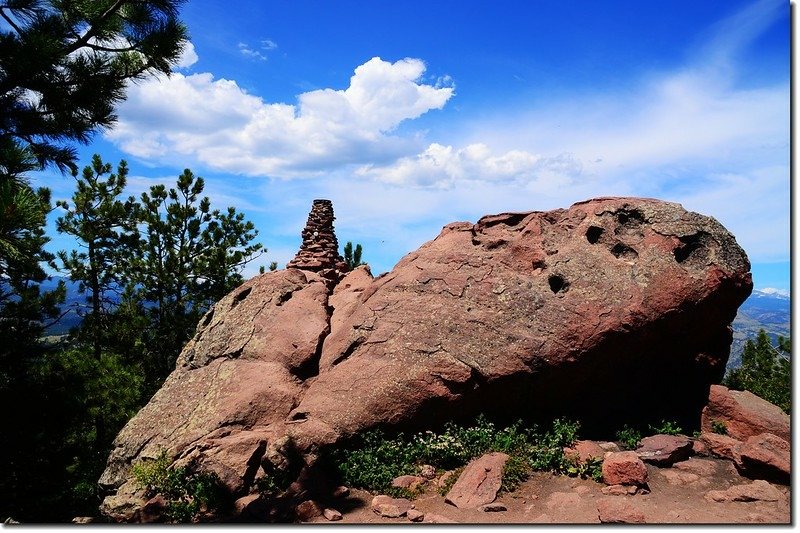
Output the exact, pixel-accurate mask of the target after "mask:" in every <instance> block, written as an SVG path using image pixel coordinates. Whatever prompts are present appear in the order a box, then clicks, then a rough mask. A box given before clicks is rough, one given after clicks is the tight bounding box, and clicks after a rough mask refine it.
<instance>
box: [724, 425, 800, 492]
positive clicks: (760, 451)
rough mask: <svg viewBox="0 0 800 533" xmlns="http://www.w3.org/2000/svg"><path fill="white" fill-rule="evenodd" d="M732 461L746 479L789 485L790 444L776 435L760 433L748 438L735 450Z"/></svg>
mask: <svg viewBox="0 0 800 533" xmlns="http://www.w3.org/2000/svg"><path fill="white" fill-rule="evenodd" d="M734 461H735V463H736V467H737V468H738V469H739V470H740V471H742V472H743V473H744V474H745V475H746V476H747V477H750V478H756V479H768V480H771V481H777V482H778V483H783V484H788V483H789V475H790V472H791V461H792V454H791V449H790V444H789V442H787V441H785V440H784V439H782V438H780V437H778V436H777V435H773V434H771V433H762V434H761V435H756V436H754V437H750V438H749V439H747V441H746V442H744V443H743V444H741V445H739V446H737V447H736V448H735V457H734Z"/></svg>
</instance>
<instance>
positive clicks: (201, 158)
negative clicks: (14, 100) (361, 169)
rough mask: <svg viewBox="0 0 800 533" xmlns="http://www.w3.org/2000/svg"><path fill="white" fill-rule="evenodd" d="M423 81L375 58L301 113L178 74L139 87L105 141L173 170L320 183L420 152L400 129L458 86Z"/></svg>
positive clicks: (306, 101) (224, 83) (411, 64)
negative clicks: (340, 171) (345, 170)
mask: <svg viewBox="0 0 800 533" xmlns="http://www.w3.org/2000/svg"><path fill="white" fill-rule="evenodd" d="M424 72H425V64H424V63H423V62H422V61H421V60H419V59H403V60H400V61H396V62H394V63H389V62H387V61H383V60H382V59H380V58H377V57H375V58H373V59H370V60H369V61H367V62H366V63H364V64H363V65H360V66H359V67H357V68H356V69H355V72H354V74H353V76H352V77H351V78H350V85H349V87H347V88H346V89H344V90H336V89H321V90H316V91H310V92H305V93H303V94H301V95H299V96H298V98H297V104H294V105H291V104H284V103H267V102H264V101H263V100H262V99H261V98H259V97H257V96H254V95H252V94H249V93H248V92H247V91H245V90H244V89H242V88H241V87H239V85H237V83H236V82H235V81H232V80H225V79H215V78H214V76H213V75H212V74H210V73H198V74H189V75H184V74H182V73H173V74H172V76H170V77H169V78H166V77H160V78H157V79H154V80H149V81H146V82H143V83H140V84H138V85H132V86H131V87H130V88H129V91H128V98H127V100H126V101H125V102H124V103H123V104H122V106H121V107H120V110H119V117H120V118H119V121H118V123H117V124H116V126H115V127H114V128H113V129H112V130H110V131H109V132H108V133H107V134H106V137H107V138H108V139H109V140H111V141H112V142H114V143H115V144H116V145H118V146H119V147H120V148H121V149H122V150H123V151H125V152H127V153H129V154H131V155H133V156H136V157H140V158H143V159H150V160H156V161H159V162H163V163H167V164H169V163H171V162H177V161H184V163H183V164H185V161H186V160H187V159H189V160H190V161H191V160H196V161H198V162H200V163H202V164H203V165H204V166H207V167H209V168H213V169H218V170H224V171H226V172H233V173H237V174H245V175H251V176H271V177H279V178H294V177H308V176H313V175H319V174H321V173H323V172H325V171H328V170H330V169H331V168H333V167H338V166H341V165H345V164H352V163H358V164H366V163H368V162H372V161H375V160H378V161H382V160H387V159H391V158H393V157H397V156H398V155H399V154H403V153H407V152H408V151H409V148H410V147H411V146H412V145H413V146H417V141H416V140H415V139H413V138H410V139H409V138H402V137H399V136H395V135H393V134H392V132H393V130H395V128H397V126H398V125H399V124H400V123H401V122H403V121H405V120H410V119H414V118H417V117H419V116H420V115H422V114H424V113H426V112H428V111H430V110H434V109H441V108H442V107H443V106H444V105H445V103H446V102H447V101H448V100H449V99H450V98H451V97H452V96H453V94H454V88H453V87H452V86H433V85H427V84H425V83H423V82H421V81H420V80H421V77H422V75H423V73H424Z"/></svg>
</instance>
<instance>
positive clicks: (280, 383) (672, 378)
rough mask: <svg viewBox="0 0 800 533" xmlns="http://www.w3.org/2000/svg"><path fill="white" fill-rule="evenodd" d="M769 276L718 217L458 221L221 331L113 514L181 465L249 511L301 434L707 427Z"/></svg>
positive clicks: (144, 429) (649, 204) (150, 430)
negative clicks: (750, 300)
mask: <svg viewBox="0 0 800 533" xmlns="http://www.w3.org/2000/svg"><path fill="white" fill-rule="evenodd" d="M323 234H325V235H329V237H328V241H330V242H332V240H331V239H330V232H327V230H326V231H325V232H323ZM313 236H314V233H313V232H311V233H310V234H308V235H306V236H305V237H306V238H307V240H308V239H310V240H309V242H308V243H306V242H305V240H304V246H305V249H306V250H307V251H308V250H312V249H314V246H315V243H314V242H312V241H313V239H312V237H313ZM328 244H329V243H328ZM329 266H330V265H329ZM334 267H335V265H334ZM749 267H750V265H749V262H748V260H747V257H746V256H745V254H744V252H743V251H742V250H741V248H740V247H739V246H738V245H737V244H736V241H735V239H734V238H733V236H732V235H730V233H728V232H727V231H726V230H725V229H724V228H723V227H722V226H721V225H720V224H719V223H718V222H716V221H715V220H714V219H712V218H709V217H705V216H702V215H699V214H696V213H690V212H687V211H685V210H684V209H683V208H682V207H680V206H679V205H677V204H673V203H667V202H661V201H657V200H648V199H635V198H601V199H596V200H590V201H587V202H581V203H578V204H575V205H573V206H572V207H570V208H569V209H558V210H555V211H549V212H530V213H504V214H500V215H493V216H487V217H483V218H482V219H480V220H479V221H478V222H477V223H476V224H472V223H468V222H459V223H453V224H449V225H447V226H446V227H445V228H444V229H443V230H442V232H441V234H440V235H439V236H438V237H437V238H436V239H434V240H433V241H430V242H428V243H426V244H425V245H423V246H422V247H421V248H420V249H419V250H417V251H415V252H412V253H410V254H409V255H407V256H406V257H404V258H403V259H402V260H401V261H400V262H399V263H398V264H397V266H396V267H395V268H394V269H393V270H392V271H391V272H389V273H387V274H385V275H381V276H379V277H377V278H375V279H374V280H372V279H371V276H370V274H369V272H368V271H367V270H366V269H361V270H358V269H357V270H356V271H354V272H352V273H350V274H349V275H348V276H346V277H344V279H341V277H340V276H339V274H337V273H336V270H335V268H333V267H332V268H333V270H331V269H330V268H329V269H325V272H324V273H325V276H322V275H320V274H319V273H315V272H312V271H311V270H302V269H297V268H289V269H286V270H282V271H276V272H270V273H266V274H263V275H261V276H258V277H256V278H253V279H251V280H249V281H248V282H246V283H245V284H243V285H242V286H240V287H239V288H237V289H236V290H234V291H233V292H232V293H231V294H229V295H228V296H226V297H225V298H223V299H222V300H221V301H220V302H218V303H217V304H216V305H215V306H214V308H213V309H212V310H211V311H210V312H209V313H208V314H207V315H206V317H204V318H203V320H202V321H201V322H200V324H199V325H198V329H197V333H196V335H195V337H194V338H193V339H192V340H191V341H190V342H189V344H188V345H187V346H186V348H185V349H184V351H183V353H182V354H181V356H180V357H179V359H178V363H177V365H176V369H175V371H174V372H173V373H172V374H171V375H170V377H169V378H168V379H167V380H166V382H165V383H164V386H163V387H162V389H161V390H160V391H158V393H156V395H155V396H154V397H153V398H152V400H151V401H150V403H149V404H148V405H147V406H145V407H144V408H143V409H142V410H141V411H140V412H139V413H138V414H137V416H136V417H135V418H134V419H132V420H131V421H130V422H129V423H128V424H127V425H126V426H125V428H124V429H123V430H122V432H121V433H120V434H119V435H118V437H117V439H116V440H115V443H114V448H113V450H112V452H111V455H110V457H109V462H108V466H107V468H106V470H105V472H104V473H103V476H102V478H101V480H100V482H101V486H102V487H103V488H104V490H106V491H107V492H108V493H110V494H109V498H110V499H107V501H106V507H104V509H107V506H108V505H109V504H110V503H109V502H115V504H118V505H122V506H124V505H125V502H126V501H128V500H129V498H127V497H125V498H117V499H113V498H114V495H113V493H114V492H117V494H118V495H119V494H133V493H134V492H135V490H132V489H131V487H130V486H128V487H126V488H125V490H122V488H123V485H124V484H126V483H127V484H130V483H131V481H130V468H131V465H132V464H133V463H135V462H137V461H140V460H142V459H143V458H146V457H156V456H157V455H158V454H159V453H160V452H161V451H162V450H165V451H167V453H168V455H169V456H170V457H171V458H173V459H174V460H175V461H176V462H178V463H179V464H185V465H186V466H188V467H191V468H196V469H207V470H211V471H213V472H215V473H217V474H218V475H219V476H220V477H221V479H223V483H224V484H225V486H226V487H227V488H228V490H229V491H231V492H232V493H233V495H234V496H235V497H241V496H244V495H245V494H246V493H247V492H248V491H251V490H253V486H254V483H255V480H256V479H257V478H258V477H259V476H261V475H263V474H264V473H263V472H262V471H261V470H259V468H260V465H261V464H264V465H265V467H266V468H267V469H270V468H273V467H274V468H280V465H283V464H284V463H285V462H286V461H287V460H288V456H285V454H283V452H281V448H280V446H278V445H277V444H276V443H279V442H286V441H284V440H282V439H284V438H286V437H288V438H290V442H291V443H292V445H293V446H294V447H295V450H296V452H298V453H299V454H300V455H301V456H302V457H303V458H304V459H305V461H306V462H307V463H312V462H313V461H314V460H315V458H316V457H318V456H319V452H320V450H321V449H322V448H324V447H325V446H329V445H332V444H334V443H336V442H338V441H340V440H342V439H345V438H348V437H350V436H352V435H354V434H357V433H359V432H362V431H365V430H367V429H370V428H373V427H376V426H384V427H385V426H394V427H395V428H397V429H404V430H407V431H416V430H422V429H429V428H431V427H434V426H437V425H439V424H441V423H443V422H444V421H445V420H450V419H458V418H462V419H469V418H470V417H472V416H474V415H475V414H477V413H479V412H483V413H486V414H487V415H489V416H493V415H498V416H505V417H507V418H510V419H514V418H518V417H522V418H527V419H545V418H549V417H551V416H553V415H559V416H568V417H571V418H578V419H581V420H582V421H583V422H584V429H585V430H586V431H591V430H592V429H606V430H608V429H614V428H618V427H622V425H623V423H626V422H629V421H632V420H636V421H640V422H650V423H656V422H658V421H660V420H674V421H676V422H678V423H679V424H681V425H684V426H685V427H686V426H690V425H691V424H692V423H696V420H697V417H698V415H699V413H700V410H701V409H702V406H703V405H704V404H705V403H706V399H707V398H708V388H709V384H710V383H713V382H716V381H718V380H719V379H720V378H721V377H722V374H723V372H724V369H725V363H726V361H727V357H728V353H729V348H730V342H731V338H732V337H731V330H730V324H731V322H732V320H733V318H734V317H735V315H736V310H737V308H738V306H739V304H740V303H741V302H742V301H744V299H745V298H746V297H747V296H748V295H749V293H750V291H751V289H752V282H751V279H750V273H749ZM309 268H310V267H309ZM676 331H680V332H681V334H680V335H676V334H675V332H676ZM654 369H657V375H656V374H654ZM631 398H636V401H631V400H630V399H631ZM664 398H669V399H670V400H669V401H664V400H663V399H664ZM423 414H424V416H422V415H423ZM592 425H594V426H596V427H594V428H593V427H592ZM107 511H108V514H113V510H112V509H107Z"/></svg>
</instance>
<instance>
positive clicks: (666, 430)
mask: <svg viewBox="0 0 800 533" xmlns="http://www.w3.org/2000/svg"><path fill="white" fill-rule="evenodd" d="M649 427H650V431H651V432H652V433H653V434H654V435H680V434H681V433H683V430H682V429H681V427H680V426H679V425H678V424H676V423H675V422H669V421H667V420H662V421H661V425H660V426H649Z"/></svg>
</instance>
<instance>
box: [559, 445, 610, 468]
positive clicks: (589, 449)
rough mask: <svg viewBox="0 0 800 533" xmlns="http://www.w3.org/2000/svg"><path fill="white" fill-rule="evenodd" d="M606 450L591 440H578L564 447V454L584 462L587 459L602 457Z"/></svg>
mask: <svg viewBox="0 0 800 533" xmlns="http://www.w3.org/2000/svg"><path fill="white" fill-rule="evenodd" d="M605 454H606V450H605V449H603V448H602V447H601V446H600V444H598V443H597V442H595V441H593V440H578V441H575V442H574V443H573V444H572V446H570V447H568V448H564V456H565V457H567V458H568V459H573V460H575V461H577V462H579V463H585V462H586V461H588V460H589V459H592V458H594V459H602V458H603V456H605Z"/></svg>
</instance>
